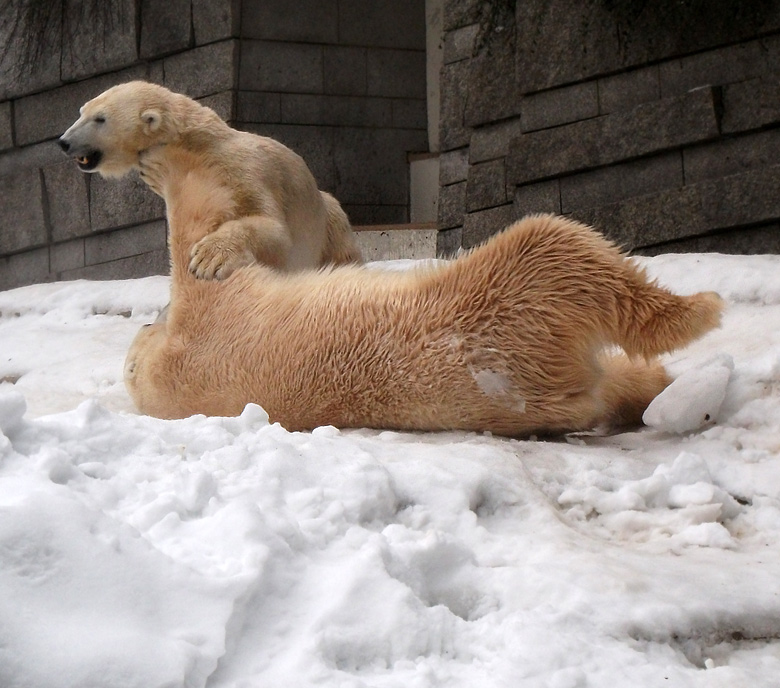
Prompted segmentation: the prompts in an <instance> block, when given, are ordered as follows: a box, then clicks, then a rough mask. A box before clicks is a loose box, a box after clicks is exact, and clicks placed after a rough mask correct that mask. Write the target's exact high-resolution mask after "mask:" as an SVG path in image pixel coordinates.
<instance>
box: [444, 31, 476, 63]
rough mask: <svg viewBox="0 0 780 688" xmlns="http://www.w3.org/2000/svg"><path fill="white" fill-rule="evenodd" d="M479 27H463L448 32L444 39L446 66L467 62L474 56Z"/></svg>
mask: <svg viewBox="0 0 780 688" xmlns="http://www.w3.org/2000/svg"><path fill="white" fill-rule="evenodd" d="M478 33H479V25H478V24H472V25H471V26H463V27H461V28H459V29H455V30H453V31H449V32H447V34H446V35H445V37H444V57H443V59H444V64H449V63H450V62H457V61H458V60H467V59H468V58H470V57H471V56H472V55H473V54H474V46H475V42H476V39H477V34H478Z"/></svg>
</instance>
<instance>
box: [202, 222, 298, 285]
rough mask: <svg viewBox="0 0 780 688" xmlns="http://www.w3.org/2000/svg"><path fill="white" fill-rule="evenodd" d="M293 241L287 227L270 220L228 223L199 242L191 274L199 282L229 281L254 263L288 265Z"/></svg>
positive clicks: (272, 265) (278, 266) (276, 265)
mask: <svg viewBox="0 0 780 688" xmlns="http://www.w3.org/2000/svg"><path fill="white" fill-rule="evenodd" d="M291 248H292V240H291V238H290V233H289V232H288V230H287V227H286V226H285V225H284V224H283V223H282V222H280V221H278V220H275V219H273V218H271V217H267V216H260V215H251V216H247V217H242V218H239V219H237V220H229V221H228V222H225V223H224V224H222V225H220V226H219V228H217V230H216V231H214V232H212V233H211V234H207V235H206V236H205V237H203V238H202V239H201V240H200V241H198V242H197V243H196V244H195V245H194V246H193V247H192V250H191V252H190V266H189V267H190V272H191V273H192V274H194V275H195V276H196V277H198V278H199V279H226V278H227V277H229V276H230V275H231V274H232V273H233V272H235V271H236V270H237V269H238V268H241V267H244V266H245V265H251V264H252V263H254V262H258V263H263V264H265V265H269V266H270V267H274V268H284V267H286V265H287V260H288V257H289V253H290V249H291Z"/></svg>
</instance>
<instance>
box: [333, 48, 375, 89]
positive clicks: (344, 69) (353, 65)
mask: <svg viewBox="0 0 780 688" xmlns="http://www.w3.org/2000/svg"><path fill="white" fill-rule="evenodd" d="M322 68H323V90H324V92H325V93H328V94H333V95H347V96H362V95H365V94H366V93H367V92H368V72H367V67H366V48H357V47H352V46H343V45H325V46H323V48H322Z"/></svg>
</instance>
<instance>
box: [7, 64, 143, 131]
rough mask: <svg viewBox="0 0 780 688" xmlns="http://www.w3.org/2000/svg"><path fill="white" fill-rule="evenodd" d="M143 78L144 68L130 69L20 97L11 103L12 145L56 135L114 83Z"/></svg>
mask: <svg viewBox="0 0 780 688" xmlns="http://www.w3.org/2000/svg"><path fill="white" fill-rule="evenodd" d="M147 76H148V71H147V69H146V68H145V67H143V66H138V67H132V68H130V69H123V70H121V71H119V72H113V73H111V74H104V75H102V76H98V77H95V78H93V79H86V80H84V81H79V82H76V83H75V84H68V85H66V86H61V87H59V88H55V89H52V90H49V91H43V92H42V93H37V94H35V95H32V96H27V97H24V98H20V99H19V100H17V101H15V103H14V126H15V129H16V145H17V146H27V145H29V144H31V143H37V142H38V141H44V140H46V139H51V138H55V137H58V136H60V134H62V133H63V132H64V131H65V130H66V129H67V128H68V127H69V126H70V125H71V124H73V122H75V121H76V120H77V119H78V117H79V108H80V107H81V106H82V105H84V103H86V102H87V101H88V100H92V98H94V97H95V96H97V95H100V94H101V93H102V92H103V91H105V90H106V89H107V88H110V87H111V86H114V85H115V84H118V83H123V82H125V81H133V80H134V79H146V78H147Z"/></svg>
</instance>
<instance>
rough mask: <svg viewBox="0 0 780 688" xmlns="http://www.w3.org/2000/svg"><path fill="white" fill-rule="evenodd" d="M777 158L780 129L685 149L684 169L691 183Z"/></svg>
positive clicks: (737, 171) (770, 161)
mask: <svg viewBox="0 0 780 688" xmlns="http://www.w3.org/2000/svg"><path fill="white" fill-rule="evenodd" d="M778 160H780V129H768V130H766V131H759V132H753V133H751V134H746V135H744V136H735V137H733V138H726V139H721V140H718V141H714V142H712V143H705V144H702V145H700V146H689V147H686V148H684V149H683V169H684V170H685V181H686V183H688V184H695V183H698V182H700V181H703V180H707V179H713V178H717V177H725V176H728V175H731V174H739V173H742V172H747V171H748V170H751V169H756V168H759V167H767V166H770V165H774V164H776V163H777V161H778Z"/></svg>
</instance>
